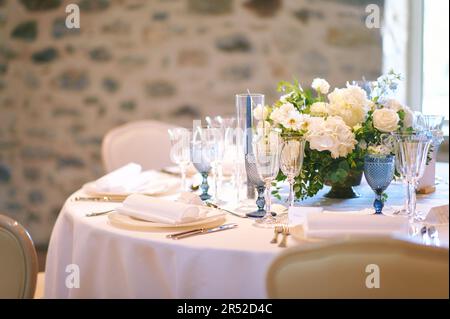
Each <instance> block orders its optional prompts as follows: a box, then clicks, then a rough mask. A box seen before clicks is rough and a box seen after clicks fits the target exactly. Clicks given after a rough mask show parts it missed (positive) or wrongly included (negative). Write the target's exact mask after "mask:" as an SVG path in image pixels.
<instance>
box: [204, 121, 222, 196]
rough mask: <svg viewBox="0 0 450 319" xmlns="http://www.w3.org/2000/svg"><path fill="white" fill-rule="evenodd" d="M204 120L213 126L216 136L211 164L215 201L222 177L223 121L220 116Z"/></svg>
mask: <svg viewBox="0 0 450 319" xmlns="http://www.w3.org/2000/svg"><path fill="white" fill-rule="evenodd" d="M205 119H206V122H207V123H208V127H210V128H214V129H216V130H214V132H215V134H216V136H215V138H216V139H215V144H216V145H215V156H214V161H213V162H212V163H211V164H212V172H213V180H214V191H213V197H214V200H215V201H216V202H218V203H219V202H220V200H219V189H220V187H221V185H222V179H223V161H224V157H225V149H226V148H225V147H226V145H225V133H226V128H225V122H224V119H223V118H222V117H221V116H216V117H214V119H212V118H211V117H209V116H207V117H206V118H205Z"/></svg>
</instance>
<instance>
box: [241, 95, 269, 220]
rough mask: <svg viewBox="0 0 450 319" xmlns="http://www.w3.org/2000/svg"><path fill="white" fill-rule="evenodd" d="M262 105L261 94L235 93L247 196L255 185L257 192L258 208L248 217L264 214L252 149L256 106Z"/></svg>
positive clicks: (261, 193) (261, 190) (253, 191)
mask: <svg viewBox="0 0 450 319" xmlns="http://www.w3.org/2000/svg"><path fill="white" fill-rule="evenodd" d="M260 107H261V108H262V107H264V95H263V94H251V93H250V92H248V93H244V94H237V95H236V112H237V131H238V132H241V133H240V134H239V138H242V145H243V150H244V161H245V172H246V175H247V198H254V197H255V187H256V190H257V192H258V198H257V199H256V205H257V207H258V210H257V211H255V212H252V213H249V214H247V216H248V217H254V218H262V217H264V216H265V213H266V212H265V210H264V205H265V200H264V189H265V187H264V182H263V181H262V180H261V178H259V175H258V172H257V169H256V164H255V156H254V151H253V146H252V143H253V134H254V132H255V129H256V128H257V127H258V119H257V118H255V116H254V115H255V110H256V108H260Z"/></svg>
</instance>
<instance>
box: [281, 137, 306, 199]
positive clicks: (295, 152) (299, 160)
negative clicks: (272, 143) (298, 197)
mask: <svg viewBox="0 0 450 319" xmlns="http://www.w3.org/2000/svg"><path fill="white" fill-rule="evenodd" d="M282 139H283V144H282V146H281V154H280V168H281V171H282V172H283V174H284V175H286V177H287V180H288V182H289V198H288V202H289V206H294V199H295V195H294V183H295V178H296V177H297V176H298V175H299V174H300V171H301V169H302V166H303V156H304V151H305V140H304V139H303V137H302V136H300V135H297V134H283V135H282Z"/></svg>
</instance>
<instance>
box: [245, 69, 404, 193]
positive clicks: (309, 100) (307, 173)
mask: <svg viewBox="0 0 450 319" xmlns="http://www.w3.org/2000/svg"><path fill="white" fill-rule="evenodd" d="M399 80H400V76H399V75H397V74H395V73H394V72H390V73H389V74H387V75H385V76H382V77H380V78H379V79H378V80H377V81H376V82H364V83H363V85H361V86H362V87H360V86H358V85H356V84H349V83H347V86H346V87H345V88H335V89H334V90H333V91H332V92H330V85H329V84H328V82H327V81H326V80H323V79H315V80H314V81H313V83H312V85H311V87H312V89H309V90H304V89H303V88H302V87H301V86H300V85H299V83H298V81H295V82H294V83H289V82H285V81H284V82H280V84H279V87H278V90H279V91H280V92H284V95H283V96H281V98H280V99H279V100H278V101H276V102H275V103H274V104H273V105H272V106H266V107H264V108H263V107H262V106H260V107H259V109H257V110H256V111H255V113H254V116H255V117H256V119H257V120H259V121H261V122H263V123H268V124H270V125H271V126H272V127H277V128H279V129H281V130H282V133H283V134H298V135H299V136H301V137H302V138H304V139H305V140H306V146H305V155H304V161H303V167H302V170H301V173H300V175H299V176H298V177H297V178H296V181H295V186H294V191H295V196H296V198H298V199H304V198H306V197H311V196H314V195H316V194H317V193H318V192H319V191H320V190H321V189H322V188H323V187H324V185H330V186H332V190H331V192H330V193H328V196H329V197H337V198H351V197H354V196H355V193H353V190H352V188H351V187H352V186H355V185H357V184H359V182H360V181H361V177H362V172H363V167H364V157H365V155H366V154H367V153H368V152H370V153H389V152H391V150H390V149H388V147H387V146H386V145H385V142H384V139H385V137H386V136H388V135H389V134H390V133H392V132H396V131H404V130H408V129H410V128H411V127H412V125H413V113H412V111H411V110H410V109H409V108H408V107H407V106H404V105H402V104H401V103H400V102H398V101H397V100H394V99H390V98H388V97H389V96H390V95H391V94H392V93H393V92H394V91H395V90H396V88H397V85H398V82H399ZM285 179H286V177H285V176H284V175H283V174H282V173H280V174H279V176H278V181H283V180H285ZM274 194H275V195H276V196H277V195H278V194H277V192H275V193H274Z"/></svg>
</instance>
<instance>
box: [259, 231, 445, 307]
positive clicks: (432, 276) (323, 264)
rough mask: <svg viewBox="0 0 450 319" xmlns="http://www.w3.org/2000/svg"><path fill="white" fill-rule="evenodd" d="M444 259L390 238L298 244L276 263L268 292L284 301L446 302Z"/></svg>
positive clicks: (442, 252) (439, 252)
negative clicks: (400, 300)
mask: <svg viewBox="0 0 450 319" xmlns="http://www.w3.org/2000/svg"><path fill="white" fill-rule="evenodd" d="M448 258H449V255H448V249H443V248H437V247H427V246H422V245H417V244H414V243H409V242H404V241H398V240H393V239H354V240H348V241H340V242H334V243H333V242H332V243H327V244H320V245H311V246H309V245H306V246H299V247H295V248H291V249H289V250H287V251H285V252H284V253H282V254H281V255H280V256H279V257H277V258H276V259H275V260H274V262H273V263H272V265H271V266H270V269H269V271H268V274H267V291H268V296H269V298H286V299H290V298H299V299H300V298H358V299H360V298H448V296H449V277H448V272H449V266H448V262H449V259H448ZM377 274H379V276H378V277H377ZM378 279H379V281H378ZM378 284H379V286H378ZM368 287H371V288H368ZM374 287H379V288H374Z"/></svg>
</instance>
